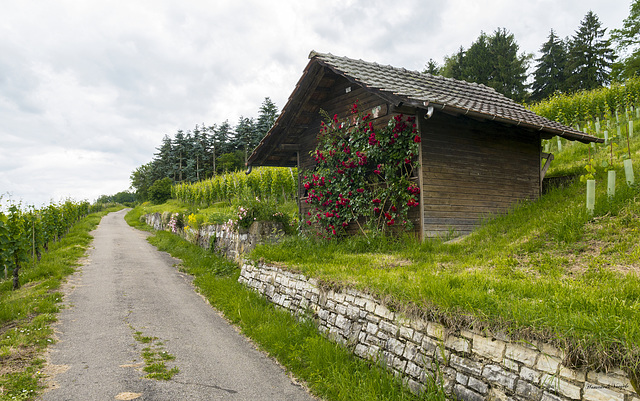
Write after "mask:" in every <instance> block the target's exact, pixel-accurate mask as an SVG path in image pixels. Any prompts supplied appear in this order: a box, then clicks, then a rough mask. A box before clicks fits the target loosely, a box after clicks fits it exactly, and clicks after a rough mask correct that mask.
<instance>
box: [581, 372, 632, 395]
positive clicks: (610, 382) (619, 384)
mask: <svg viewBox="0 0 640 401" xmlns="http://www.w3.org/2000/svg"><path fill="white" fill-rule="evenodd" d="M620 373H621V374H624V372H620ZM587 379H588V380H589V381H591V382H597V383H599V384H602V385H604V386H605V387H609V388H613V389H619V390H627V391H633V387H632V386H631V382H630V381H629V379H628V378H626V377H621V376H614V375H613V374H607V373H604V372H594V371H592V372H589V375H588V377H587Z"/></svg>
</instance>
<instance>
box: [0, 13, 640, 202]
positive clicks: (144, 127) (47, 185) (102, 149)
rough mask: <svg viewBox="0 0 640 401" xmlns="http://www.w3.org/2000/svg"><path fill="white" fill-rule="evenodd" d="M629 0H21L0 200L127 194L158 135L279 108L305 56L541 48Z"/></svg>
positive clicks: (5, 75)
mask: <svg viewBox="0 0 640 401" xmlns="http://www.w3.org/2000/svg"><path fill="white" fill-rule="evenodd" d="M630 4H631V0H614V1H602V0H519V1H515V0H484V1H477V0H444V1H440V2H427V1H419V0H399V1H388V0H385V1H381V0H367V1H364V0H304V1H300V0H277V1H276V0H232V1H227V0H213V1H204V0H179V1H178V0H149V1H138V0H111V1H102V0H91V1H87V0H55V1H41V0H37V1H36V0H20V1H4V2H3V5H2V12H1V13H0V196H2V200H1V201H0V202H2V203H6V202H7V200H10V201H12V202H14V203H17V202H21V203H22V204H23V205H35V206H36V207H40V206H43V205H48V204H49V203H50V202H54V203H56V202H60V201H63V200H66V199H69V198H70V199H74V200H77V201H80V200H88V201H90V202H93V201H95V200H96V199H97V198H98V197H99V196H100V195H112V194H115V193H117V192H120V191H124V190H127V189H128V188H129V186H130V179H129V177H130V175H131V172H132V171H134V170H135V169H136V168H137V167H139V166H141V165H143V164H145V163H148V162H149V161H151V160H152V158H153V154H154V152H155V151H156V148H157V147H159V146H160V143H161V140H162V138H163V137H164V136H165V135H169V136H170V137H173V135H174V134H175V133H176V131H177V130H180V129H181V130H185V131H186V130H191V129H193V128H194V127H195V126H196V124H197V125H202V124H205V125H207V126H210V125H213V124H220V123H222V122H224V121H225V120H228V121H229V122H230V123H231V124H232V125H234V126H235V124H236V123H237V121H238V119H239V118H240V116H244V117H257V115H258V110H259V108H260V105H261V104H262V102H263V101H264V99H265V97H270V98H271V100H272V101H274V102H275V104H276V106H277V107H278V108H279V109H282V107H284V105H285V104H286V102H287V99H288V97H289V95H290V94H291V92H292V91H293V89H294V88H295V85H296V83H297V82H298V80H299V78H300V77H301V76H302V72H303V70H304V68H305V66H306V64H307V63H308V55H309V53H310V52H311V51H312V50H315V51H318V52H322V53H332V54H334V55H338V56H346V57H349V58H354V59H363V60H366V61H371V62H377V63H379V64H388V65H393V66H395V67H404V68H407V69H409V70H418V71H422V70H424V68H425V65H426V63H427V62H428V61H429V59H433V60H435V61H436V62H438V63H440V64H442V62H443V60H444V57H445V56H447V55H451V54H453V53H455V52H456V51H457V50H458V48H459V47H460V46H463V47H465V48H468V47H469V46H470V45H471V43H473V42H474V41H475V40H476V39H477V37H478V36H479V35H480V33H481V32H485V33H488V34H490V33H492V32H494V31H495V30H496V29H497V28H506V29H507V30H508V31H509V32H511V33H513V34H514V36H515V40H516V42H517V43H518V45H519V46H520V52H522V53H533V54H534V57H538V56H539V53H538V51H539V49H540V47H541V46H542V44H543V43H544V42H546V40H547V38H548V35H549V31H550V29H554V31H555V32H556V34H557V35H558V36H560V37H562V38H565V37H569V36H572V35H573V34H574V33H575V31H576V30H577V29H578V27H579V25H580V22H581V21H582V19H583V18H584V16H585V14H587V12H588V11H589V10H591V11H593V12H594V13H595V14H596V15H597V16H598V18H599V20H600V22H601V23H602V26H603V27H606V28H608V30H607V33H608V32H609V30H611V29H613V28H620V27H622V24H623V20H624V19H625V18H626V17H627V16H628V15H629V7H630Z"/></svg>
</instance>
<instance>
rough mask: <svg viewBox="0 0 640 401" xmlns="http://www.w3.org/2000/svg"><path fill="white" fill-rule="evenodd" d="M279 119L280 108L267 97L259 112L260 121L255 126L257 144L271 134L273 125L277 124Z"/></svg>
mask: <svg viewBox="0 0 640 401" xmlns="http://www.w3.org/2000/svg"><path fill="white" fill-rule="evenodd" d="M277 118H278V108H277V107H276V105H275V103H273V102H272V101H271V99H270V98H268V97H265V98H264V101H263V102H262V105H261V106H260V110H259V111H258V119H257V120H256V125H255V136H256V138H255V139H254V141H256V144H257V143H259V142H260V140H262V138H264V136H265V135H266V134H267V132H269V130H270V129H271V127H273V124H274V123H275V122H276V119H277Z"/></svg>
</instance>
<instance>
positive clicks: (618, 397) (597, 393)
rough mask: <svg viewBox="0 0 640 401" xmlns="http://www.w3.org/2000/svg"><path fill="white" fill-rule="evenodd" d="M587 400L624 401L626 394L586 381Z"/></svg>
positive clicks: (585, 393)
mask: <svg viewBox="0 0 640 401" xmlns="http://www.w3.org/2000/svg"><path fill="white" fill-rule="evenodd" d="M584 400H585V401H624V394H623V393H619V392H617V391H614V390H613V389H609V388H606V387H604V386H600V385H597V384H592V383H586V385H585V386H584Z"/></svg>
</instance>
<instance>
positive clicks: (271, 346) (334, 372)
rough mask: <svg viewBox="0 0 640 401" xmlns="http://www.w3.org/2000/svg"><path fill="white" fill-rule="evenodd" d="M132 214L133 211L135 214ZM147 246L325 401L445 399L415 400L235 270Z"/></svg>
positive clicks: (169, 243)
mask: <svg viewBox="0 0 640 401" xmlns="http://www.w3.org/2000/svg"><path fill="white" fill-rule="evenodd" d="M134 213H135V212H134ZM149 241H150V242H151V243H152V244H153V245H155V246H156V247H158V249H159V250H162V251H166V252H169V253H170V254H171V255H172V256H174V257H177V258H180V259H181V260H182V269H183V270H184V271H185V272H187V273H189V274H191V275H193V276H194V277H195V279H194V284H195V285H196V287H197V288H198V290H199V291H200V292H201V293H202V295H204V296H205V297H206V298H207V299H208V300H209V302H210V303H211V305H213V306H214V307H215V308H216V309H218V310H219V311H221V312H222V313H223V314H224V315H225V317H226V318H227V319H228V320H229V321H230V322H232V323H233V324H235V325H236V326H237V327H239V329H240V330H241V331H242V333H243V334H245V335H247V336H248V337H250V338H251V339H252V340H253V341H254V342H255V343H256V344H258V345H259V346H260V347H261V348H262V349H264V350H265V351H266V352H268V353H269V354H270V355H271V356H273V357H274V358H276V359H277V360H278V361H279V362H280V363H281V364H282V365H283V366H285V367H286V368H287V369H288V370H289V371H290V372H291V373H292V374H293V375H295V376H296V377H297V378H299V379H301V380H304V382H305V383H306V385H307V386H308V387H309V388H310V389H311V392H313V393H314V394H316V395H317V396H320V397H322V398H323V399H326V400H380V399H388V400H416V399H425V400H444V399H445V397H444V394H443V392H442V390H441V389H440V388H438V387H437V386H435V385H434V386H432V388H430V390H429V391H428V392H427V393H425V394H423V395H422V396H420V397H418V396H416V395H414V394H412V393H411V392H410V391H409V390H408V389H406V388H404V387H403V386H402V383H401V381H400V380H399V379H398V378H396V377H394V376H393V375H392V374H390V373H389V372H387V371H386V370H385V369H384V368H382V367H379V366H377V365H376V364H374V363H371V362H366V361H363V360H361V359H359V358H357V357H355V356H354V355H353V354H352V352H351V351H350V350H349V349H347V348H346V347H344V346H342V345H339V344H335V343H333V342H331V341H330V340H328V339H327V338H325V337H323V336H322V335H321V334H320V333H319V332H318V330H317V328H316V326H315V325H314V323H313V322H312V321H311V320H305V321H298V320H296V318H294V317H293V316H291V315H290V314H289V313H288V312H286V311H283V310H280V309H276V308H275V307H274V306H273V304H271V303H269V302H268V301H266V300H265V299H264V298H262V297H260V296H259V295H257V294H256V293H254V292H252V291H250V290H248V289H246V288H245V287H244V286H243V285H241V284H239V283H238V281H237V279H238V274H239V270H238V266H237V265H236V264H233V263H231V262H229V261H228V260H226V259H223V258H221V257H219V256H217V255H214V254H211V253H209V252H208V251H205V250H203V249H201V248H198V247H197V246H195V245H192V244H190V243H189V242H187V241H184V240H182V239H180V238H179V237H177V236H174V235H172V234H170V233H167V232H158V233H156V235H155V236H152V237H150V238H149Z"/></svg>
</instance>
